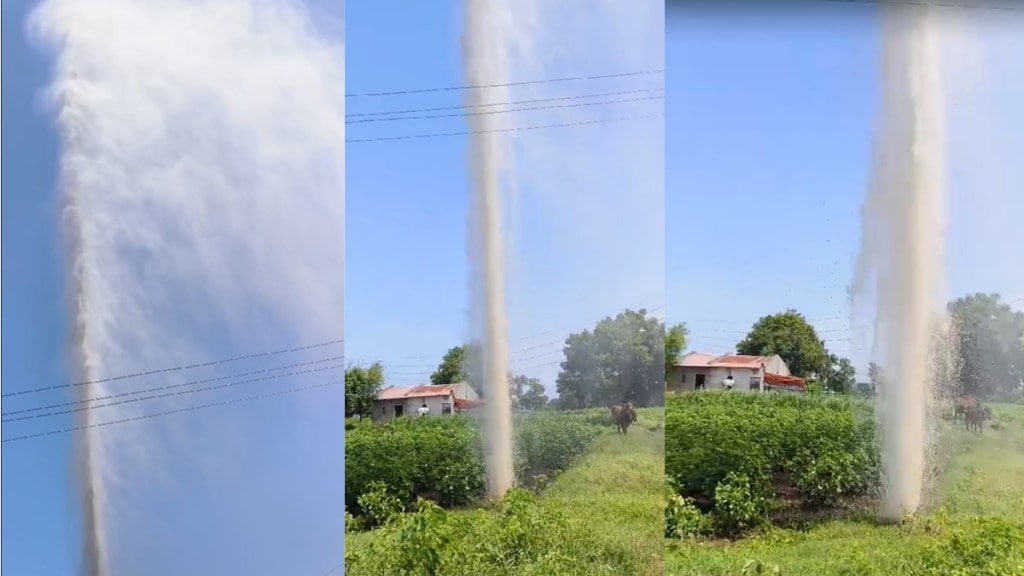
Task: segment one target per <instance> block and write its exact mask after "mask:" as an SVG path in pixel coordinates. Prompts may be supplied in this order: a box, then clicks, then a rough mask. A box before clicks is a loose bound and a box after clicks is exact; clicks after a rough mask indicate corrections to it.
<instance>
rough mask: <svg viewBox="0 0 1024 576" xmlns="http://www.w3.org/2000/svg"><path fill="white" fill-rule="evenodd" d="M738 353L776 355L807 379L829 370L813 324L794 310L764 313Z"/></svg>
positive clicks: (825, 353) (793, 371)
mask: <svg viewBox="0 0 1024 576" xmlns="http://www.w3.org/2000/svg"><path fill="white" fill-rule="evenodd" d="M736 351H737V353H739V354H746V355H751V356H771V355H773V354H778V355H779V356H781V357H782V359H783V360H785V361H786V366H788V367H789V371H790V372H791V373H793V375H795V376H800V377H802V378H807V377H809V376H811V375H814V374H817V375H818V376H822V375H825V374H827V373H828V371H829V354H828V351H827V350H826V349H825V342H824V341H823V340H822V339H821V338H818V334H817V332H816V331H815V330H814V327H813V326H811V325H810V323H809V322H807V319H806V318H804V317H803V315H802V314H799V313H798V312H797V311H796V310H787V311H786V312H783V313H782V314H775V315H772V316H765V317H763V318H761V319H760V320H758V321H757V322H755V323H754V327H753V328H752V329H751V330H750V333H749V334H747V337H746V338H744V339H743V340H742V341H741V342H740V343H739V344H737V345H736Z"/></svg>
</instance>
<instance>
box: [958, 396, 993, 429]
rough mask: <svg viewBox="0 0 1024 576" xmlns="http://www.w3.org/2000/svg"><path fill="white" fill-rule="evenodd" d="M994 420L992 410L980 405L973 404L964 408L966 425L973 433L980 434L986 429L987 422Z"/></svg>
mask: <svg viewBox="0 0 1024 576" xmlns="http://www.w3.org/2000/svg"><path fill="white" fill-rule="evenodd" d="M990 418H992V410H991V409H990V408H989V407H988V406H982V405H981V404H980V403H977V404H972V405H970V406H967V407H965V408H964V424H965V425H966V426H967V429H968V430H970V431H971V432H977V433H979V434H981V433H982V431H983V430H984V428H985V421H986V420H988V419H990Z"/></svg>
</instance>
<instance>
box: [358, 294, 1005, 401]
mask: <svg viewBox="0 0 1024 576" xmlns="http://www.w3.org/2000/svg"><path fill="white" fill-rule="evenodd" d="M947 311H948V318H949V323H948V330H943V331H942V332H941V333H939V332H938V331H937V332H936V337H935V355H936V356H935V357H936V369H937V370H938V371H937V372H936V379H937V380H938V381H939V382H940V385H941V386H942V388H943V390H944V391H945V392H947V393H948V394H950V395H965V394H970V395H974V396H978V397H982V398H1004V399H1019V398H1021V397H1022V396H1024V313H1021V312H1018V311H1014V310H1013V309H1012V307H1011V306H1010V305H1009V304H1008V303H1006V302H1004V301H1002V299H1001V297H1000V296H999V295H998V294H981V293H978V294H971V295H967V296H964V297H962V298H958V299H956V300H953V301H952V302H950V303H949V305H948V307H947ZM687 337H688V330H687V327H686V325H685V324H682V323H680V324H676V325H673V326H671V327H669V328H667V329H666V326H665V324H664V322H662V321H661V320H659V319H658V318H656V317H654V316H651V315H650V314H648V312H647V311H646V310H645V309H640V310H629V309H627V310H625V311H623V312H621V313H619V314H618V315H616V316H614V317H612V316H609V317H606V318H604V319H602V320H600V321H599V322H597V323H596V324H595V325H594V327H593V328H590V329H586V330H582V331H580V332H576V333H573V334H570V335H569V336H568V337H567V338H566V339H565V341H564V343H563V346H562V353H563V356H564V358H563V360H562V361H561V363H560V369H559V372H558V376H557V377H556V379H555V391H556V392H557V396H556V397H554V398H548V396H547V394H546V393H545V387H544V384H543V383H542V382H541V381H540V380H539V379H537V378H533V377H529V376H525V375H522V374H514V373H510V374H509V375H508V385H509V391H510V395H511V397H512V399H513V405H514V407H515V408H516V409H517V410H537V409H542V408H560V409H577V408H590V407H595V406H609V405H611V404H616V403H620V402H625V401H632V402H634V403H636V404H637V405H639V406H660V405H663V404H664V400H665V380H666V379H667V377H668V375H669V373H670V371H671V370H672V366H673V364H674V363H675V362H676V360H677V359H678V358H679V356H680V355H681V354H682V353H683V352H684V351H685V350H686V347H687ZM475 350H476V347H475V345H474V344H472V343H468V344H461V345H459V346H454V347H452V348H450V349H449V350H448V351H447V352H446V353H445V354H444V356H443V357H442V358H441V360H440V362H439V363H438V366H437V369H436V370H434V372H433V373H432V374H431V375H430V383H431V384H453V383H458V382H466V383H468V384H469V385H470V386H472V387H473V388H474V390H476V392H477V393H478V394H479V395H480V396H481V397H483V398H486V391H485V390H483V389H482V387H481V386H480V383H479V382H476V378H474V375H473V374H474V370H473V369H472V366H473V361H474V358H475V357H476V356H475ZM736 352H737V353H738V354H743V355H751V356H771V355H775V354H777V355H779V356H780V357H782V359H783V360H784V361H785V362H786V365H787V366H788V367H789V370H790V372H791V373H792V374H793V375H794V376H798V377H801V378H804V379H806V380H808V382H809V387H810V389H811V390H827V391H831V392H835V393H839V394H847V393H851V392H855V391H859V392H865V393H873V392H876V391H877V390H878V389H879V388H880V387H881V386H883V385H884V381H885V376H884V374H885V368H884V367H883V366H879V365H877V364H874V363H872V364H870V365H869V368H868V374H867V382H865V383H863V384H862V385H858V383H857V377H856V370H855V369H854V366H853V363H852V362H851V361H850V360H849V359H848V358H845V357H843V356H841V355H839V354H836V353H834V352H832V351H830V350H829V349H828V347H827V345H826V344H825V341H824V340H823V339H822V338H820V337H819V336H818V334H817V331H816V330H815V328H814V327H813V326H812V325H811V324H810V323H809V322H808V321H807V319H806V318H805V317H804V316H803V315H802V314H800V313H799V312H797V311H796V310H792V309H791V310H786V311H785V312H782V313H779V314H772V315H768V316H764V317H762V318H760V319H758V320H757V321H756V322H755V323H754V324H753V326H752V327H751V329H750V331H749V332H748V333H747V335H746V336H745V337H744V338H743V339H742V340H741V341H740V342H738V343H737V345H736ZM940 357H941V358H951V359H952V360H951V361H950V362H943V361H939V358H940ZM385 378H386V374H385V369H384V366H383V364H382V363H380V362H377V363H374V364H371V365H369V366H362V365H355V366H350V367H349V368H348V369H347V370H346V371H345V401H346V408H345V413H346V416H358V415H368V414H370V413H371V411H372V408H373V400H374V399H375V398H376V397H377V394H378V393H379V392H380V390H381V388H382V387H383V386H384V383H385Z"/></svg>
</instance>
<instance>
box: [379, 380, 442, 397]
mask: <svg viewBox="0 0 1024 576" xmlns="http://www.w3.org/2000/svg"><path fill="white" fill-rule="evenodd" d="M453 392H455V385H453V384H442V385H436V384H424V385H421V386H391V387H390V388H385V389H384V390H382V391H381V393H380V394H378V395H377V399H378V400H401V399H403V398H429V397H433V396H447V395H449V394H452V393H453Z"/></svg>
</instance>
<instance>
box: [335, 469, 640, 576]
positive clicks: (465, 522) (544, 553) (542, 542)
mask: <svg viewBox="0 0 1024 576" xmlns="http://www.w3.org/2000/svg"><path fill="white" fill-rule="evenodd" d="M585 528H586V527H585V526H581V527H579V528H576V527H574V526H571V525H569V524H568V523H566V522H565V520H563V519H562V518H560V517H559V516H558V515H555V514H552V513H551V512H549V511H547V510H545V509H543V508H541V507H539V506H537V505H536V502H535V500H534V498H533V496H532V495H531V494H529V493H528V492H525V491H523V490H519V489H515V488H514V489H512V490H510V491H509V492H508V493H507V494H506V495H505V497H504V499H503V500H502V501H501V503H500V504H499V506H498V510H497V514H486V515H485V514H474V515H455V514H447V513H446V512H445V511H444V510H443V509H441V508H439V507H437V506H435V505H433V504H432V503H430V502H428V501H420V503H419V504H418V509H417V510H416V511H415V512H412V513H407V514H402V515H401V516H400V517H398V518H397V519H396V520H395V521H393V522H392V523H391V524H389V525H388V526H386V527H385V528H384V529H382V530H381V531H380V534H379V539H377V540H375V541H374V542H373V543H372V544H371V545H370V546H369V547H368V548H367V549H366V550H365V551H364V553H362V554H360V555H359V556H358V557H356V558H354V559H353V561H351V562H347V565H346V571H345V573H346V574H354V575H362V574H372V575H376V574H399V575H403V576H439V575H441V574H444V575H445V576H477V575H479V574H488V575H495V576H504V575H509V576H511V575H523V576H541V575H547V574H580V575H582V574H599V575H602V576H603V575H608V576H611V575H613V574H618V573H622V572H621V568H619V569H616V568H615V567H613V566H608V564H609V563H608V562H602V560H603V559H601V558H589V557H588V556H594V555H597V552H598V551H596V547H595V546H593V545H592V544H591V545H588V540H589V539H590V534H589V533H588V531H587V530H586V529H585ZM573 543H575V544H576V545H573ZM567 552H571V554H569V553H567ZM590 563H593V564H597V563H600V564H602V565H604V566H605V567H606V569H604V570H601V571H594V570H592V569H590V568H589V567H587V564H590ZM616 570H618V571H616Z"/></svg>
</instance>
